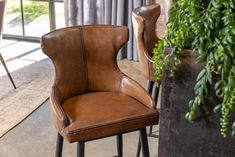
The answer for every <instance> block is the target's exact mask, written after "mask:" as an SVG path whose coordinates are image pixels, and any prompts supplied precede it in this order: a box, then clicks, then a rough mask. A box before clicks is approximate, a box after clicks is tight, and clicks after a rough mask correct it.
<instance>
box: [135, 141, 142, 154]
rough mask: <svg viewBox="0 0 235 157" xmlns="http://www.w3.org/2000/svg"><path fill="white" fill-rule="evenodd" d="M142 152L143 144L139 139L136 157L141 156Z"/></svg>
mask: <svg viewBox="0 0 235 157" xmlns="http://www.w3.org/2000/svg"><path fill="white" fill-rule="evenodd" d="M140 150H141V142H140V138H139V141H138V146H137V152H136V157H139V156H140Z"/></svg>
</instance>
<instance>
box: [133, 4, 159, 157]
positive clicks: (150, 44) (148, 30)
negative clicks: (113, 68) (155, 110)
mask: <svg viewBox="0 0 235 157" xmlns="http://www.w3.org/2000/svg"><path fill="white" fill-rule="evenodd" d="M160 14H161V7H160V5H159V4H151V5H146V6H141V7H138V8H135V9H134V10H133V12H132V22H133V27H134V34H135V38H136V42H137V51H138V56H139V62H140V70H141V72H142V74H143V75H144V76H145V78H146V79H147V80H148V84H147V87H146V90H147V91H148V93H149V94H150V95H152V97H153V99H154V101H155V103H157V100H158V94H159V87H158V86H156V85H155V84H154V82H155V79H154V69H153V61H152V57H153V53H152V51H153V48H154V46H155V44H156V43H157V42H158V41H159V40H160V39H159V38H158V37H157V36H156V33H155V32H156V22H157V19H158V18H159V16H160ZM152 128H153V126H151V127H150V131H149V133H150V134H152ZM140 149H141V145H140V142H139V144H138V149H137V157H139V154H140Z"/></svg>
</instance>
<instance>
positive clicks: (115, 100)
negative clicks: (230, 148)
mask: <svg viewBox="0 0 235 157" xmlns="http://www.w3.org/2000/svg"><path fill="white" fill-rule="evenodd" d="M127 40H128V28H127V27H124V26H109V25H94V26H74V27H68V28H63V29H60V30H56V31H53V32H51V33H48V34H46V35H44V36H43V37H42V39H41V47H42V50H43V52H44V53H45V54H47V55H48V56H49V57H50V58H51V60H52V61H53V64H54V66H55V73H56V77H55V81H54V85H53V88H52V94H51V97H50V101H51V111H52V112H51V113H52V120H53V122H54V125H55V127H56V128H57V130H58V132H59V133H60V134H61V135H62V136H63V137H64V138H65V139H67V140H68V141H69V142H75V141H86V140H92V139H96V138H101V137H106V136H110V135H114V134H117V133H121V132H127V131H132V130H136V129H138V128H142V127H145V126H148V125H152V124H156V123H158V111H157V110H156V109H155V104H154V101H153V100H152V98H151V97H150V96H149V95H148V93H147V92H146V91H145V90H144V89H143V88H142V87H141V86H140V85H139V84H138V83H137V82H135V81H134V80H132V79H130V78H129V77H128V76H126V75H125V74H123V73H122V72H121V71H120V70H119V68H118V66H117V61H116V57H117V53H118V50H119V49H120V48H121V47H122V46H123V45H124V44H125V43H126V42H127Z"/></svg>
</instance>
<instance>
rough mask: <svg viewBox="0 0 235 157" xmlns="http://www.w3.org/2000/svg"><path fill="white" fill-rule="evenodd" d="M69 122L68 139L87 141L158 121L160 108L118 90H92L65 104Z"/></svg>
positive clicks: (70, 140)
mask: <svg viewBox="0 0 235 157" xmlns="http://www.w3.org/2000/svg"><path fill="white" fill-rule="evenodd" d="M62 108H63V110H64V112H65V113H66V115H67V116H68V117H69V120H70V125H69V126H67V127H66V128H65V129H64V131H63V136H64V138H66V139H67V140H68V141H69V142H74V141H87V140H90V139H96V138H101V137H105V136H110V135H114V134H116V133H120V132H128V131H132V130H136V129H138V128H140V127H145V126H148V125H152V124H157V123H158V111H157V110H156V109H152V108H149V107H147V106H146V105H144V104H142V103H140V102H139V101H138V100H136V99H134V98H132V97H130V96H128V95H125V94H122V93H118V92H92V93H85V94H81V95H79V96H74V97H72V98H70V99H68V100H66V101H65V102H64V103H63V104H62Z"/></svg>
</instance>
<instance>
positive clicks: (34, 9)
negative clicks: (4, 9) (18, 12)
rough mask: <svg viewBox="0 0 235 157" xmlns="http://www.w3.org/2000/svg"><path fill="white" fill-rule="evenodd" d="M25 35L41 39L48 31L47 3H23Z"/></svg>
mask: <svg viewBox="0 0 235 157" xmlns="http://www.w3.org/2000/svg"><path fill="white" fill-rule="evenodd" d="M24 18H25V21H24V25H25V35H26V36H33V37H41V36H42V35H43V34H45V33H47V32H49V31H50V23H49V3H48V2H38V1H24Z"/></svg>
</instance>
